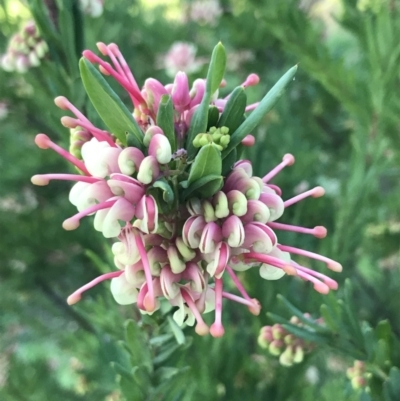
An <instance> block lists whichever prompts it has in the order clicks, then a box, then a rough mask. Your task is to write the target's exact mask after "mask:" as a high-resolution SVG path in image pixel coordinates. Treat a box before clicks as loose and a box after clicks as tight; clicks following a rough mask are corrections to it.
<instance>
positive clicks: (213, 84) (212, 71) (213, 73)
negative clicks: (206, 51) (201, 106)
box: [206, 42, 226, 95]
mask: <svg viewBox="0 0 400 401" xmlns="http://www.w3.org/2000/svg"><path fill="white" fill-rule="evenodd" d="M225 67H226V52H225V47H224V46H223V45H222V43H221V42H219V43H218V44H217V45H216V46H215V47H214V49H213V52H212V55H211V61H210V66H209V67H208V72H207V82H206V92H209V93H210V94H211V95H212V94H213V93H214V92H216V91H217V90H218V88H219V85H220V84H221V82H222V79H223V78H224V73H225Z"/></svg>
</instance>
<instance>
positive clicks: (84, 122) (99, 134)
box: [56, 96, 116, 147]
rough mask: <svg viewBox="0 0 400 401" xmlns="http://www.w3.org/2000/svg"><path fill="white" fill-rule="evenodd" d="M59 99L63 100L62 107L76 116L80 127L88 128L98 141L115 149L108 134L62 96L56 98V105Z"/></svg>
mask: <svg viewBox="0 0 400 401" xmlns="http://www.w3.org/2000/svg"><path fill="white" fill-rule="evenodd" d="M58 99H62V100H61V102H62V105H63V107H66V108H67V109H68V110H70V111H71V112H72V113H74V114H75V116H76V117H77V119H78V120H76V122H77V123H78V125H80V126H81V127H83V128H86V129H87V130H89V131H90V132H92V134H93V136H94V137H95V138H96V139H97V140H98V141H105V142H107V143H108V144H109V145H110V146H113V147H115V146H116V144H115V143H114V142H113V140H112V138H111V135H110V134H109V133H108V132H105V131H102V130H100V129H99V128H96V127H95V126H94V125H93V124H92V123H91V122H90V121H89V120H88V119H87V118H86V116H85V115H84V114H82V113H81V112H80V110H79V109H77V108H76V107H75V106H74V105H73V104H72V103H71V102H70V101H69V100H68V99H67V98H66V97H63V96H60V97H58V98H56V104H58V103H57V100H58Z"/></svg>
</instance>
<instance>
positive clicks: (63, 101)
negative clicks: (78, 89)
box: [54, 96, 69, 110]
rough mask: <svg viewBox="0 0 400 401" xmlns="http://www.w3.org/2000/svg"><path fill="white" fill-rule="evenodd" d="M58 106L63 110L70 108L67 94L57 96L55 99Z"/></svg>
mask: <svg viewBox="0 0 400 401" xmlns="http://www.w3.org/2000/svg"><path fill="white" fill-rule="evenodd" d="M54 103H55V104H56V106H57V107H58V108H60V109H62V110H68V104H69V101H68V99H67V98H66V97H65V96H57V97H56V98H55V99H54Z"/></svg>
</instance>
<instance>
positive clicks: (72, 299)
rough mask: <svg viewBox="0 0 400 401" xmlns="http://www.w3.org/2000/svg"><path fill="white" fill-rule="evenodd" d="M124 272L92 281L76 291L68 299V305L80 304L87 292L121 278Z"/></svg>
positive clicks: (103, 275) (107, 274) (112, 273)
mask: <svg viewBox="0 0 400 401" xmlns="http://www.w3.org/2000/svg"><path fill="white" fill-rule="evenodd" d="M123 272H124V271H123V270H119V271H116V272H111V273H106V274H102V275H101V276H99V277H97V278H95V279H94V280H92V281H91V282H89V283H87V284H86V285H84V286H83V287H81V288H79V289H78V290H76V291H75V292H74V293H73V294H71V295H70V296H69V297H68V299H67V302H68V304H69V305H73V304H75V303H76V302H78V301H79V300H80V299H81V295H82V294H83V293H84V292H85V291H87V290H89V289H90V288H92V287H94V286H95V285H97V284H99V283H101V282H102V281H105V280H110V279H112V278H115V277H119V276H120V275H121V274H122V273H123Z"/></svg>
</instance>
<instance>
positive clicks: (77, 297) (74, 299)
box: [67, 294, 81, 305]
mask: <svg viewBox="0 0 400 401" xmlns="http://www.w3.org/2000/svg"><path fill="white" fill-rule="evenodd" d="M80 300H81V295H80V294H72V295H70V296H69V297H68V298H67V304H68V305H74V304H76V303H77V302H79V301H80Z"/></svg>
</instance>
